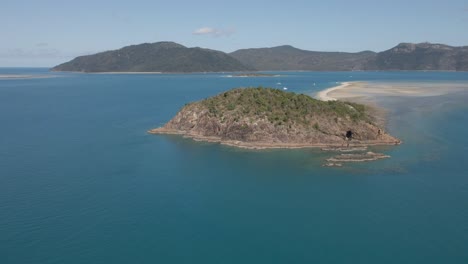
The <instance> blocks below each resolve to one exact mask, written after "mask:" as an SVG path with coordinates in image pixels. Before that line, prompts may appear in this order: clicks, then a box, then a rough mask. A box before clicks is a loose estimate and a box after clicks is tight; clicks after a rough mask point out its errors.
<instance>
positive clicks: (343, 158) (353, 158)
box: [327, 151, 390, 163]
mask: <svg viewBox="0 0 468 264" xmlns="http://www.w3.org/2000/svg"><path fill="white" fill-rule="evenodd" d="M386 158H390V156H388V155H385V154H382V153H374V152H371V151H369V152H367V153H353V154H340V155H338V156H335V157H332V158H329V159H327V161H328V162H335V163H336V162H338V163H340V162H363V161H373V160H379V159H386Z"/></svg>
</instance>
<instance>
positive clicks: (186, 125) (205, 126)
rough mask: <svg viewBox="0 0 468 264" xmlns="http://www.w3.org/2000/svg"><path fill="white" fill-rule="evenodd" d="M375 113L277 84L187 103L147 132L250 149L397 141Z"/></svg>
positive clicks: (333, 147)
mask: <svg viewBox="0 0 468 264" xmlns="http://www.w3.org/2000/svg"><path fill="white" fill-rule="evenodd" d="M372 113H373V111H370V110H369V106H365V105H362V104H357V103H352V102H342V101H320V100H316V99H313V98H312V97H310V96H308V95H304V94H296V93H293V92H285V91H282V90H279V89H274V88H263V87H257V88H236V89H232V90H229V91H226V92H223V93H221V94H218V95H216V96H214V97H210V98H207V99H204V100H202V101H199V102H193V103H189V104H187V105H185V106H184V107H183V108H182V109H181V110H180V111H179V112H178V113H177V114H176V116H175V117H174V118H172V119H171V120H170V121H169V122H168V123H166V124H165V125H164V126H162V127H159V128H155V129H151V130H149V131H148V132H149V133H151V134H177V135H183V136H185V137H189V138H193V139H195V140H200V141H209V142H219V143H221V144H225V145H229V146H236V147H241V148H249V149H266V148H306V147H321V148H324V149H333V150H341V148H344V149H346V148H362V147H367V146H370V145H395V144H399V143H400V140H399V139H397V138H395V137H393V136H391V135H390V134H388V133H386V132H385V130H384V129H383V127H381V126H379V125H377V122H376V120H378V119H377V117H375V116H373V114H372Z"/></svg>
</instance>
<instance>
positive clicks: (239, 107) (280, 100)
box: [201, 87, 370, 128]
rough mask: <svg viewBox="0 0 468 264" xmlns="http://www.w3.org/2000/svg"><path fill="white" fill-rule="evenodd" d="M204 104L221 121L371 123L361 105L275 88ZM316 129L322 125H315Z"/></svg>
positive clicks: (241, 91) (222, 96)
mask: <svg viewBox="0 0 468 264" xmlns="http://www.w3.org/2000/svg"><path fill="white" fill-rule="evenodd" d="M201 104H202V105H204V106H206V107H207V108H208V110H209V114H210V115H211V116H213V117H217V118H220V119H221V120H222V121H223V120H225V118H226V117H234V120H239V119H240V118H241V117H242V118H245V117H251V119H250V121H254V120H255V119H257V118H258V117H266V119H267V120H268V121H269V122H270V123H272V124H275V125H291V124H304V125H307V124H308V123H309V122H310V121H311V120H313V119H314V117H316V116H323V115H326V116H333V117H334V120H336V121H338V118H346V117H348V118H350V119H351V120H353V121H361V120H362V121H369V122H370V118H369V116H368V115H367V114H366V107H365V106H364V105H361V104H356V103H350V102H346V103H345V102H341V101H327V102H325V101H320V100H316V99H314V98H312V97H310V96H307V95H304V94H296V93H293V92H284V91H281V90H278V89H273V88H263V87H257V88H247V89H245V88H238V89H233V90H230V91H227V92H224V93H222V94H220V95H217V96H214V97H211V98H208V99H205V100H203V101H201ZM314 126H315V127H316V128H318V127H319V124H315V123H314Z"/></svg>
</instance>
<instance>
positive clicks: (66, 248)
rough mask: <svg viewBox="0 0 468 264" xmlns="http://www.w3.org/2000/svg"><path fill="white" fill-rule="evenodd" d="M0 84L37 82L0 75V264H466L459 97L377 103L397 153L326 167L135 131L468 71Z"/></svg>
mask: <svg viewBox="0 0 468 264" xmlns="http://www.w3.org/2000/svg"><path fill="white" fill-rule="evenodd" d="M1 74H39V75H47V76H48V77H50V78H37V79H18V80H5V79H3V80H0V263H1V264H29V263H31V264H39V263H40V264H49V263H57V264H58V263H60V264H64V263H66V264H74V263H80V264H82V263H87V264H92V263H113V264H115V263H203V264H207V263H216V264H219V263H256V264H258V263H372V264H374V263H425V264H428V263H468V172H467V166H468V156H467V153H468V114H467V111H468V104H467V102H468V92H460V93H456V94H449V95H444V96H438V97H420V98H393V99H392V100H386V101H385V100H384V101H382V102H381V104H382V106H384V107H386V108H387V109H388V110H389V124H388V131H389V132H390V133H391V134H393V135H395V136H397V137H399V138H401V139H402V140H403V141H404V144H402V145H400V146H395V147H394V146H392V147H380V148H375V150H376V151H380V152H383V153H386V154H389V155H391V156H392V157H391V158H390V159H386V160H382V161H377V162H370V163H361V164H350V165H346V166H344V167H342V168H325V167H322V164H323V162H324V159H326V158H327V157H329V156H330V155H331V154H330V153H323V152H321V151H319V150H315V149H302V150H263V151H252V150H242V149H236V148H233V147H227V146H222V145H219V144H215V143H202V142H194V141H192V140H190V139H183V138H181V137H179V136H167V135H149V134H147V133H146V131H147V130H148V129H151V128H154V127H157V126H160V125H162V124H164V123H165V122H167V121H168V120H169V119H170V118H171V117H172V116H174V115H175V114H176V112H177V111H178V110H179V109H180V108H181V107H182V106H183V105H184V104H185V103H187V102H190V101H195V100H199V99H202V98H206V97H209V96H213V95H216V94H218V93H220V92H222V91H225V90H228V89H231V88H235V87H239V86H259V85H262V86H271V87H277V88H282V87H288V88H289V91H294V92H301V93H306V94H310V95H314V94H315V93H316V92H317V91H319V90H322V89H325V88H328V87H331V86H334V85H336V82H342V81H356V80H361V81H385V82H401V81H405V82H412V81H415V82H419V81H424V82H435V83H436V82H455V83H456V82H458V83H460V82H462V83H467V82H468V73H455V72H323V73H322V72H321V73H317V72H285V73H281V76H279V77H274V78H226V77H223V76H224V75H225V74H185V75H179V74H170V75H169V74H167V75H166V74H159V75H157V74H155V75H146V74H142V75H135V74H133V75H132V74H119V75H116V74H73V73H49V72H48V70H47V69H26V68H0V75H1ZM278 82H280V83H281V85H278V84H277V83H278ZM314 83H315V85H314ZM278 86H279V87H278Z"/></svg>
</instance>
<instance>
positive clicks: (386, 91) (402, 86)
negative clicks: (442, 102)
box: [315, 82, 468, 104]
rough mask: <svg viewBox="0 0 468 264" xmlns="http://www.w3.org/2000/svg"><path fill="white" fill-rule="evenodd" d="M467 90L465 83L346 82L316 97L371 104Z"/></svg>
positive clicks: (467, 84) (323, 99)
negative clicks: (385, 100) (389, 98)
mask: <svg viewBox="0 0 468 264" xmlns="http://www.w3.org/2000/svg"><path fill="white" fill-rule="evenodd" d="M467 90H468V83H464V82H455V83H454V82H451V83H441V82H435V83H434V82H431V83H429V82H345V83H342V84H341V85H339V86H336V87H332V88H329V89H326V90H323V91H320V92H318V93H317V95H316V96H315V97H316V98H317V99H319V100H322V101H333V100H348V101H354V102H359V103H368V104H369V103H373V102H375V99H378V98H381V97H390V96H392V97H397V96H400V97H408V96H411V97H423V96H440V95H444V94H448V93H454V92H460V91H467Z"/></svg>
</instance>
